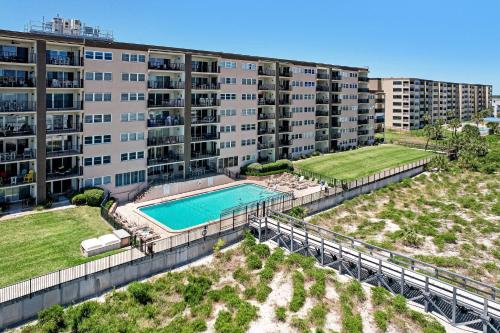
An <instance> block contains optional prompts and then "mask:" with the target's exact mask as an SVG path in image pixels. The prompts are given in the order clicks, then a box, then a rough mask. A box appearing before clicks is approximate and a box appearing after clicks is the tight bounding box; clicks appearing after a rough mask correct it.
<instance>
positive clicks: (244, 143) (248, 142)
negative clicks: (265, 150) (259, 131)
mask: <svg viewBox="0 0 500 333" xmlns="http://www.w3.org/2000/svg"><path fill="white" fill-rule="evenodd" d="M256 142H257V141H256V140H255V139H246V140H241V145H242V146H252V145H255V144H256Z"/></svg>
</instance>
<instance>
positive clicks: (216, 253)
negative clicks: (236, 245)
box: [213, 238, 225, 258]
mask: <svg viewBox="0 0 500 333" xmlns="http://www.w3.org/2000/svg"><path fill="white" fill-rule="evenodd" d="M224 244H225V242H224V240H223V239H222V238H219V239H218V240H217V242H215V245H214V247H213V250H214V256H215V257H217V258H218V257H219V256H220V251H221V249H222V248H223V247H224Z"/></svg>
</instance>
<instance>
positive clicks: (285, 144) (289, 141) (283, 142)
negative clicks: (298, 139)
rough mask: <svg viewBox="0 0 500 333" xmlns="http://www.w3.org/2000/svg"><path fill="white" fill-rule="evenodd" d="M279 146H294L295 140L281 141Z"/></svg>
mask: <svg viewBox="0 0 500 333" xmlns="http://www.w3.org/2000/svg"><path fill="white" fill-rule="evenodd" d="M279 144H280V146H281V147H286V146H291V145H292V144H293V140H292V139H281V140H280V141H279Z"/></svg>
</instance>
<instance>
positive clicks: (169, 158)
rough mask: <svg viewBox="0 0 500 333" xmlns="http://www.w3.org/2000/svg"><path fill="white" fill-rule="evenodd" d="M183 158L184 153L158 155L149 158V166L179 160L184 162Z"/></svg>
mask: <svg viewBox="0 0 500 333" xmlns="http://www.w3.org/2000/svg"><path fill="white" fill-rule="evenodd" d="M183 160H184V155H182V154H169V155H167V156H156V157H154V158H148V166H154V165H159V164H168V163H177V162H182V161H183Z"/></svg>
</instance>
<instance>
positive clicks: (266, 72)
mask: <svg viewBox="0 0 500 333" xmlns="http://www.w3.org/2000/svg"><path fill="white" fill-rule="evenodd" d="M258 74H259V75H264V76H276V71H275V70H274V69H268V68H259V70H258Z"/></svg>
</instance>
